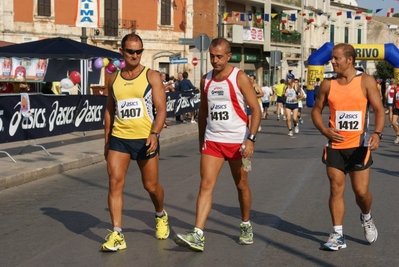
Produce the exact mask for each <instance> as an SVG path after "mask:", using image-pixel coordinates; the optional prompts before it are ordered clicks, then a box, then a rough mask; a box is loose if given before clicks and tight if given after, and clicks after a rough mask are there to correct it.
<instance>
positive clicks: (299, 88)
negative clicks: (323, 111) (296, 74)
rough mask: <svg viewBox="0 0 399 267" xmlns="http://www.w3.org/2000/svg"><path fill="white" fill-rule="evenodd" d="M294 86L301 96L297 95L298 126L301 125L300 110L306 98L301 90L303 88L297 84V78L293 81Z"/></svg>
mask: <svg viewBox="0 0 399 267" xmlns="http://www.w3.org/2000/svg"><path fill="white" fill-rule="evenodd" d="M294 84H295V87H296V88H298V91H300V92H301V93H302V96H301V95H298V122H299V123H300V124H303V119H302V109H303V99H305V98H306V93H305V91H304V90H303V87H302V86H301V85H300V84H299V79H298V78H295V79H294Z"/></svg>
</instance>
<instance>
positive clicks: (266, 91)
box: [261, 81, 274, 120]
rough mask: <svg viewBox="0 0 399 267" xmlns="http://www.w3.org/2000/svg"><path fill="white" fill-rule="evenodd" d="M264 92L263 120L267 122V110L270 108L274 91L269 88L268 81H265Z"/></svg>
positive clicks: (262, 88)
mask: <svg viewBox="0 0 399 267" xmlns="http://www.w3.org/2000/svg"><path fill="white" fill-rule="evenodd" d="M261 90H262V92H263V96H262V98H261V100H262V107H263V114H262V119H265V120H267V109H268V108H269V105H270V102H271V97H272V96H273V94H274V93H273V90H272V88H270V87H269V86H267V81H263V86H262V87H261Z"/></svg>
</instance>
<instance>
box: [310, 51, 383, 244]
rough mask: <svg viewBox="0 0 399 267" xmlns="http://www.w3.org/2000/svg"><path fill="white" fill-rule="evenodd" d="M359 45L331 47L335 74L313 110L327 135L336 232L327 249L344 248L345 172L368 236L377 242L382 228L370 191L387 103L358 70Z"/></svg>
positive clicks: (323, 87) (324, 84)
mask: <svg viewBox="0 0 399 267" xmlns="http://www.w3.org/2000/svg"><path fill="white" fill-rule="evenodd" d="M355 57H356V54H355V49H354V48H353V46H352V45H349V44H338V45H336V46H334V48H333V51H332V58H331V63H332V66H333V68H334V71H335V73H336V74H337V77H336V78H331V79H324V80H323V82H322V83H321V85H320V89H319V93H318V94H317V98H316V101H315V105H314V107H313V109H312V119H313V123H314V125H315V126H316V128H317V129H318V130H319V131H320V132H321V133H322V134H323V135H324V136H325V137H327V139H328V143H327V145H326V147H325V148H324V154H323V158H322V160H323V163H324V164H326V167H327V176H328V179H329V181H330V198H329V208H330V214H331V219H332V223H333V233H331V234H330V236H329V238H328V240H327V243H325V244H324V245H323V248H324V249H326V250H339V249H342V248H346V243H345V238H344V235H343V226H342V223H343V217H344V212H345V204H344V189H345V180H346V174H347V173H349V177H350V178H351V183H352V189H353V191H354V193H355V196H356V203H357V205H358V206H359V208H360V210H361V213H360V221H361V224H362V226H363V231H364V237H365V239H366V241H367V242H368V243H369V244H372V243H374V242H375V241H376V240H377V237H378V231H377V228H376V227H375V224H374V221H373V218H372V216H371V202H372V197H371V193H370V191H369V181H370V166H371V164H372V163H373V161H372V159H371V151H373V150H375V149H377V148H378V146H379V143H380V139H381V138H382V134H381V132H382V130H383V129H384V125H385V113H384V107H383V106H382V102H381V99H380V93H379V91H378V88H377V84H376V81H375V79H374V78H373V77H372V76H370V75H368V74H365V73H362V72H357V70H356V69H355V66H354V65H355ZM327 103H328V105H329V109H330V120H329V127H327V126H325V125H326V124H325V123H324V122H323V118H322V111H323V109H324V107H326V104H327ZM369 105H371V107H372V108H373V111H374V115H375V127H374V132H373V133H371V134H370V133H369V131H368V119H369V111H368V108H369Z"/></svg>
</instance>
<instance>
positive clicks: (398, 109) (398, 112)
mask: <svg viewBox="0 0 399 267" xmlns="http://www.w3.org/2000/svg"><path fill="white" fill-rule="evenodd" d="M398 116H399V86H397V85H396V86H395V89H394V93H393V103H392V120H391V125H392V127H393V130H394V131H395V135H396V138H395V140H394V141H393V142H394V143H395V144H399V126H398Z"/></svg>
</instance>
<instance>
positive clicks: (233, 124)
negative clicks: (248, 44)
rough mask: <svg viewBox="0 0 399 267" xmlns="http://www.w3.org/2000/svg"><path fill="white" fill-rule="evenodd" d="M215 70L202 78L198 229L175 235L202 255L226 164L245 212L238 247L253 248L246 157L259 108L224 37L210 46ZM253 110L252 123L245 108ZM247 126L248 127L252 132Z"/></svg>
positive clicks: (258, 122) (253, 140)
mask: <svg viewBox="0 0 399 267" xmlns="http://www.w3.org/2000/svg"><path fill="white" fill-rule="evenodd" d="M209 53H210V59H211V64H212V67H213V70H212V71H210V72H209V73H208V74H206V75H205V76H204V77H202V80H201V105H200V109H199V115H198V129H199V148H200V152H201V167H200V168H201V185H200V192H199V194H198V199H197V212H196V214H197V216H196V220H195V227H194V229H193V230H191V231H190V232H189V233H188V234H177V235H176V236H175V242H176V243H177V244H178V245H180V246H184V247H188V248H190V249H191V250H194V251H203V250H204V244H205V238H204V235H203V230H204V227H205V222H206V219H207V217H208V214H209V212H210V210H211V206H212V192H213V189H214V187H215V184H216V180H217V178H218V174H219V171H220V169H221V168H222V166H223V164H224V162H225V161H226V160H227V161H228V163H229V165H230V169H231V173H232V175H233V179H234V181H235V184H236V185H237V190H238V194H239V201H240V207H241V209H242V210H241V214H242V218H241V219H242V222H241V224H240V228H241V236H240V237H239V243H240V244H247V245H248V244H252V243H253V233H252V226H251V223H250V222H249V215H250V208H251V191H250V189H249V184H248V173H247V172H245V171H244V169H243V166H242V165H243V164H242V158H249V157H251V156H252V154H253V152H254V143H255V141H256V134H257V131H258V127H259V124H260V119H261V111H260V106H259V103H258V101H257V98H256V94H255V91H254V89H253V87H252V84H251V82H250V80H249V78H248V77H247V75H246V74H245V73H244V72H243V71H241V70H239V69H237V68H235V67H234V66H232V65H230V64H229V63H228V61H229V59H230V57H231V52H230V44H229V42H228V41H227V40H226V39H224V38H216V39H214V40H213V41H212V42H211V44H210V47H209ZM247 105H248V106H249V108H250V109H251V112H252V116H251V123H248V117H247V115H246V106H247ZM247 125H250V128H249V129H248V127H247Z"/></svg>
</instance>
